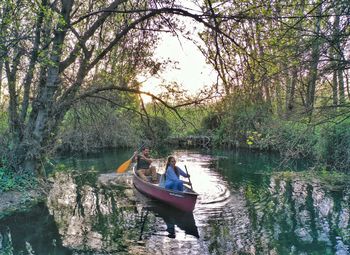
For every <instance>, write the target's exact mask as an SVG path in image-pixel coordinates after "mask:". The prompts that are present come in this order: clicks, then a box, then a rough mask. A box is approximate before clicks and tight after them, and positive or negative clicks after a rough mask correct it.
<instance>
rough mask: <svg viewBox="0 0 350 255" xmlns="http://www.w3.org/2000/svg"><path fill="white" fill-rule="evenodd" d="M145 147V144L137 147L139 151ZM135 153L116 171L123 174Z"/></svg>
mask: <svg viewBox="0 0 350 255" xmlns="http://www.w3.org/2000/svg"><path fill="white" fill-rule="evenodd" d="M142 147H143V144H142V145H141V146H140V147H139V148H138V149H137V151H139V150H140V149H141V148H142ZM134 156H135V155H132V157H131V158H129V159H128V160H127V161H125V162H124V163H123V164H121V165H120V166H119V167H118V168H117V169H116V172H117V173H118V174H121V173H124V172H125V171H126V170H127V169H128V168H129V166H130V164H131V161H132V159H133V157H134Z"/></svg>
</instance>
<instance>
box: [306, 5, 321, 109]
mask: <svg viewBox="0 0 350 255" xmlns="http://www.w3.org/2000/svg"><path fill="white" fill-rule="evenodd" d="M321 8H322V5H321V4H320V5H319V6H318V8H317V11H316V16H317V18H316V24H315V35H316V38H315V39H314V42H313V45H312V51H311V59H310V62H311V64H310V74H309V81H308V87H307V95H306V111H307V112H308V114H310V115H312V111H313V108H314V103H315V92H316V81H317V75H318V70H317V68H318V62H319V59H320V39H319V38H318V37H319V36H320V30H321V14H322V13H321Z"/></svg>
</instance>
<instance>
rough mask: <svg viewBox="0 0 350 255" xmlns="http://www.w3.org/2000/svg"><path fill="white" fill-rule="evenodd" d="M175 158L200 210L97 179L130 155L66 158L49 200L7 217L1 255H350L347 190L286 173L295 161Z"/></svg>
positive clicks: (239, 155)
mask: <svg viewBox="0 0 350 255" xmlns="http://www.w3.org/2000/svg"><path fill="white" fill-rule="evenodd" d="M171 154H172V155H174V156H175V157H176V158H177V165H178V166H179V167H180V168H183V169H184V166H185V165H186V167H187V169H188V171H189V173H190V175H191V181H192V185H193V188H194V190H196V192H197V193H199V197H198V200H197V204H196V207H195V210H194V211H193V213H183V212H181V211H178V210H175V209H172V208H169V207H167V206H164V205H162V204H160V203H158V202H156V201H153V200H150V199H148V198H147V197H145V196H143V195H142V194H140V193H138V192H137V191H136V190H134V192H135V195H136V201H133V202H132V203H130V201H129V202H128V203H127V202H126V200H125V198H123V196H122V195H121V194H124V193H125V192H124V190H123V189H122V188H118V187H114V188H106V187H101V186H99V185H97V178H98V176H99V175H100V174H101V173H108V172H113V171H114V169H115V168H116V167H117V166H118V165H120V164H121V163H122V162H123V161H125V160H126V159H128V158H129V157H130V155H132V152H131V151H114V152H108V153H100V154H96V155H90V156H89V157H78V156H71V157H66V158H63V159H58V160H56V161H55V162H53V163H54V165H55V168H56V170H57V172H56V174H54V175H53V177H51V179H50V180H51V181H52V182H53V188H52V190H51V192H50V194H49V198H48V202H47V203H45V204H39V205H38V206H36V207H34V208H32V209H31V210H29V211H28V212H24V213H18V214H15V215H13V216H11V217H7V218H4V219H2V220H0V254H1V255H3V254H4V255H5V254H6V255H9V254H16V255H17V254H39V255H51V254H52V255H53V254H54V255H61V254H62V255H63V254H128V253H129V254H201V255H204V254H303V255H304V254H313V255H316V254H320V255H321V254H322V255H323V254H337V255H345V254H350V207H349V200H350V189H349V187H347V188H346V187H341V188H336V189H335V188H327V187H326V186H324V185H321V184H320V182H318V181H317V180H314V181H309V182H306V181H304V180H303V179H301V178H298V177H293V175H291V176H288V174H285V175H280V174H278V171H282V170H287V169H289V167H290V166H279V165H278V162H279V160H278V157H277V156H273V155H270V154H260V153H253V152H249V151H216V152H208V151H193V150H176V151H172V152H171ZM156 165H157V167H158V171H159V172H162V171H164V159H162V160H159V161H158V162H156ZM292 167H293V168H294V169H297V170H299V171H301V170H302V168H303V166H302V165H295V166H292ZM124 203H126V204H124Z"/></svg>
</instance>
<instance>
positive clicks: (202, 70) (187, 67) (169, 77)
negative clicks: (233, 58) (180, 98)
mask: <svg viewBox="0 0 350 255" xmlns="http://www.w3.org/2000/svg"><path fill="white" fill-rule="evenodd" d="M187 24H190V25H191V26H192V25H193V24H191V22H189V23H188V22H187ZM192 30H194V28H193V27H192ZM193 36H194V37H195V38H198V35H197V32H195V33H194V34H193ZM155 58H156V59H159V60H166V59H168V58H169V59H170V60H172V61H178V64H177V68H176V69H173V68H171V65H170V67H168V68H167V69H166V71H165V72H162V73H159V76H160V78H156V77H155V76H153V77H151V78H149V79H147V80H146V81H145V82H144V83H143V86H142V90H143V91H147V92H152V93H154V94H158V93H160V88H159V87H158V85H159V84H161V83H162V79H164V80H165V81H166V83H168V84H169V83H173V82H176V83H178V84H179V85H182V86H183V88H184V89H186V90H188V91H189V92H190V93H191V94H196V91H198V90H200V89H201V88H203V87H204V86H205V85H207V86H210V85H212V84H213V83H215V82H216V73H215V71H214V70H213V68H212V67H211V65H209V64H207V63H206V61H205V58H204V56H203V55H202V53H201V52H200V51H199V49H198V48H197V46H196V45H194V44H193V42H191V41H189V40H187V39H185V38H183V37H176V36H173V35H171V34H170V33H164V34H162V35H161V42H160V43H159V45H158V47H157V48H156V50H155ZM143 99H144V100H146V101H149V100H150V99H149V98H147V97H143Z"/></svg>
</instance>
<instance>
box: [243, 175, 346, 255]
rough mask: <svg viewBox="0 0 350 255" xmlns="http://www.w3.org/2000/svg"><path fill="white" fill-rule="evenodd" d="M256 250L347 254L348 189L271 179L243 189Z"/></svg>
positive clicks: (278, 252)
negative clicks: (262, 184) (327, 187)
mask: <svg viewBox="0 0 350 255" xmlns="http://www.w3.org/2000/svg"><path fill="white" fill-rule="evenodd" d="M245 194H246V198H247V203H248V207H249V212H250V219H252V223H253V231H254V237H255V240H256V243H257V246H256V248H257V250H258V251H261V252H262V253H264V254H265V253H266V254H268V253H271V252H276V253H277V254H300V253H310V252H312V253H313V254H349V252H350V249H349V241H350V239H349V238H350V237H349V196H348V195H347V194H349V189H346V190H344V191H343V194H345V195H342V193H341V192H336V191H330V190H327V189H326V188H325V187H324V185H323V186H322V185H321V184H320V183H319V182H317V181H316V180H314V181H313V182H307V181H305V180H302V179H299V178H292V179H290V178H288V179H287V178H283V177H281V176H278V177H275V176H272V177H271V178H270V183H269V186H268V187H267V189H265V188H264V187H262V186H259V187H256V186H255V187H254V188H250V187H249V185H248V186H247V188H246V190H245Z"/></svg>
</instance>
